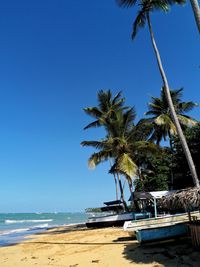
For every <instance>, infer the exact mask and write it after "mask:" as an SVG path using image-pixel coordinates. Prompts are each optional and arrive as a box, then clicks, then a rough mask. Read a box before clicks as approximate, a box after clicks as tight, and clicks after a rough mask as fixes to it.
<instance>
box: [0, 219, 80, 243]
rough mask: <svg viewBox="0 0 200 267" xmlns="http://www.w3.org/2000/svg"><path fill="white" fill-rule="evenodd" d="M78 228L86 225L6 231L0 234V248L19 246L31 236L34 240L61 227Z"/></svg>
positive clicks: (77, 224) (72, 224) (75, 224)
mask: <svg viewBox="0 0 200 267" xmlns="http://www.w3.org/2000/svg"><path fill="white" fill-rule="evenodd" d="M76 226H77V227H78V226H80V227H81V226H82V227H83V226H85V223H70V224H65V225H52V226H46V227H45V226H44V227H30V228H17V229H11V230H5V231H1V232H0V247H5V246H10V245H17V244H19V243H22V242H24V241H26V240H29V239H30V236H31V237H32V238H34V236H35V235H37V234H39V233H40V234H45V233H46V232H47V231H49V230H51V229H54V228H60V227H67V228H71V227H76Z"/></svg>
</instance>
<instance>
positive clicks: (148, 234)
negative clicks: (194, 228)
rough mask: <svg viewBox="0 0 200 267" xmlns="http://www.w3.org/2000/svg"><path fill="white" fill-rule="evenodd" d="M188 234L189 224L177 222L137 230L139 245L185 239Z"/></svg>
mask: <svg viewBox="0 0 200 267" xmlns="http://www.w3.org/2000/svg"><path fill="white" fill-rule="evenodd" d="M187 234H188V226H187V224H186V223H176V222H174V223H172V222H171V223H163V224H155V225H153V226H151V227H141V229H138V230H136V238H137V241H138V242H139V243H145V242H155V241H160V240H166V239H171V238H177V237H183V236H187Z"/></svg>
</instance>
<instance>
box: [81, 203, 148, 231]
mask: <svg viewBox="0 0 200 267" xmlns="http://www.w3.org/2000/svg"><path fill="white" fill-rule="evenodd" d="M104 204H105V205H106V206H104V207H101V208H99V209H100V210H101V212H102V213H101V215H100V216H92V217H89V218H88V220H87V222H86V226H87V227H88V228H91V227H95V228H100V227H111V226H123V224H124V222H125V221H130V220H137V219H142V218H149V217H150V213H148V212H144V213H134V212H125V211H124V206H123V204H122V202H121V201H119V200H115V201H109V202H104Z"/></svg>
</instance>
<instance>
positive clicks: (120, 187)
mask: <svg viewBox="0 0 200 267" xmlns="http://www.w3.org/2000/svg"><path fill="white" fill-rule="evenodd" d="M117 179H118V182H119V189H120V193H121V200H122V202H123V204H124V208H125V210H126V211H129V209H128V206H127V204H126V201H125V199H124V191H123V187H122V181H121V178H120V175H119V173H117Z"/></svg>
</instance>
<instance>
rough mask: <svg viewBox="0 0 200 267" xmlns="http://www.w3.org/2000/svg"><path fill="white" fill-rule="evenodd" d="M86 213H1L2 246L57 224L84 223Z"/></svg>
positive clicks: (0, 239)
mask: <svg viewBox="0 0 200 267" xmlns="http://www.w3.org/2000/svg"><path fill="white" fill-rule="evenodd" d="M87 217H88V215H87V214H85V213H0V246H5V245H10V244H13V243H17V242H19V241H21V240H22V239H23V238H25V237H26V236H27V235H30V234H33V233H38V232H41V231H44V230H46V229H49V228H51V227H55V226H62V225H69V224H78V223H84V222H85V221H86V220H87Z"/></svg>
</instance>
